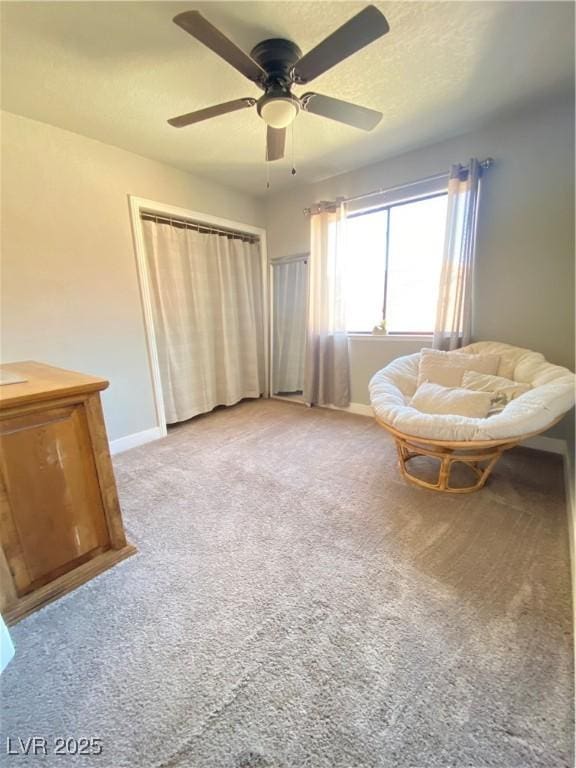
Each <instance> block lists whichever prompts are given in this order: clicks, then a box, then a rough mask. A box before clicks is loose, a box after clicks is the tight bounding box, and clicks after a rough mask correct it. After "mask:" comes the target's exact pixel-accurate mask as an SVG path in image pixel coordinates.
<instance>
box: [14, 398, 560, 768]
mask: <svg viewBox="0 0 576 768" xmlns="http://www.w3.org/2000/svg"><path fill="white" fill-rule="evenodd" d="M114 464H115V469H116V474H117V480H118V487H119V492H120V499H121V503H122V507H123V512H124V517H125V523H126V528H127V532H128V535H129V538H130V540H131V541H132V543H134V544H135V545H136V546H137V547H138V550H139V553H138V555H136V556H134V557H132V558H131V559H129V560H127V561H125V562H124V563H122V564H120V565H118V566H117V567H115V568H113V569H112V570H110V571H108V572H107V573H105V574H102V575H101V576H99V577H97V578H96V579H94V580H93V581H92V582H90V583H89V584H86V585H85V586H83V587H81V588H80V589H78V590H76V591H75V592H74V593H71V594H69V595H67V596H66V597H64V598H62V599H61V600H59V601H58V602H56V603H53V604H52V605H50V606H47V607H46V608H45V609H43V610H41V611H39V612H38V613H36V614H34V615H32V616H31V617H29V618H28V619H26V620H24V621H22V622H20V623H19V624H18V625H16V626H15V627H13V630H12V634H13V638H14V641H15V644H16V657H15V659H14V661H13V662H12V663H11V664H10V665H9V667H8V669H7V670H6V672H5V673H4V674H3V675H2V699H3V701H2V735H3V737H4V739H5V738H6V737H7V736H10V737H12V739H14V740H16V739H17V738H18V737H21V738H23V739H26V738H29V737H30V736H34V735H38V736H43V737H46V738H47V739H48V744H49V749H48V751H49V752H50V751H51V747H50V745H51V744H52V743H53V742H52V740H53V739H54V738H55V737H57V736H61V737H72V738H76V739H78V738H80V737H88V738H89V737H97V738H100V739H101V740H102V746H103V752H102V754H101V755H99V756H96V757H87V756H83V757H73V756H69V757H63V756H56V755H53V754H49V755H48V756H40V757H38V758H37V759H35V758H33V757H26V758H24V757H10V758H8V759H7V761H6V764H7V765H14V766H18V765H21V764H24V763H26V764H28V763H30V764H34V765H35V764H38V765H42V766H63V765H64V766H65V765H83V766H92V765H93V766H99V768H137V767H139V766H151V767H153V768H160V767H162V768H304V766H306V767H307V768H408V766H410V767H411V768H440V767H442V768H448V767H449V766H450V767H451V768H465V767H470V766H473V767H474V768H484V767H485V766H486V767H487V766H490V767H493V768H532V767H534V768H536V767H538V768H557V767H558V768H559V767H561V766H566V768H568V767H569V766H572V764H573V754H572V744H573V719H574V709H573V664H572V634H571V626H572V621H571V598H570V579H569V553H568V533H567V522H566V507H565V501H564V492H563V482H562V465H561V462H560V460H559V458H558V457H555V456H551V455H546V454H540V453H536V452H532V451H527V450H517V451H515V452H512V453H510V454H509V455H508V456H506V458H505V459H504V460H503V461H502V462H501V463H500V464H499V465H498V466H497V468H496V470H495V472H494V475H493V477H492V479H491V481H490V483H489V485H488V486H487V487H486V488H485V489H484V490H483V491H481V492H480V493H477V494H472V495H470V496H463V497H450V496H446V495H442V494H435V493H433V492H431V491H426V490H422V489H418V488H414V487H411V486H409V485H406V484H405V483H404V482H403V481H402V480H401V479H400V477H399V474H398V471H397V467H396V457H395V451H394V446H393V443H392V441H391V439H390V438H389V437H388V436H387V434H386V433H385V432H384V431H383V430H382V429H380V428H379V427H377V426H376V425H375V424H374V423H373V421H372V420H371V419H367V418H364V417H360V416H352V415H348V414H345V413H339V412H335V411H328V410H323V409H306V408H303V407H302V406H299V405H296V404H292V403H282V402H278V401H257V402H245V403H241V404H240V405H238V406H236V407H234V408H229V409H223V410H217V411H215V412H214V413H212V414H210V415H208V416H204V417H200V418H197V419H195V420H193V421H191V422H189V423H187V424H185V425H181V426H179V427H177V428H176V429H174V430H172V431H171V434H170V435H169V436H168V437H167V438H166V439H165V440H162V441H159V442H156V443H153V444H149V445H147V446H143V447H141V448H137V449H134V450H132V451H129V452H127V453H124V454H122V455H119V456H117V457H116V458H115V460H114ZM2 748H3V750H4V752H5V744H4V745H3V747H2ZM3 758H4V759H6V755H5V754H4V755H3Z"/></svg>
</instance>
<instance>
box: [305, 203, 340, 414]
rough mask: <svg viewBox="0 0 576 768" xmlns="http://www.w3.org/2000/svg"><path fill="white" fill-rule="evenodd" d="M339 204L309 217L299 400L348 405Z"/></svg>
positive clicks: (311, 403) (310, 403)
mask: <svg viewBox="0 0 576 768" xmlns="http://www.w3.org/2000/svg"><path fill="white" fill-rule="evenodd" d="M345 248H346V209H345V206H344V203H338V204H337V205H336V207H335V208H334V207H331V208H328V209H326V210H323V211H321V212H320V213H316V214H314V215H312V216H311V224H310V259H309V265H308V267H309V299H308V325H307V331H306V355H305V368H304V400H305V402H306V403H308V405H330V404H331V405H337V406H339V407H341V408H345V407H346V406H347V405H349V404H350V360H349V352H348V335H347V333H346V312H345V297H344V270H345Z"/></svg>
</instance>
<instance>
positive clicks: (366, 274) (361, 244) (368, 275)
mask: <svg viewBox="0 0 576 768" xmlns="http://www.w3.org/2000/svg"><path fill="white" fill-rule="evenodd" d="M387 216H388V212H387V211H376V212H375V213H367V214H364V215H362V216H353V217H352V218H349V219H348V222H347V238H346V239H347V250H346V274H345V281H346V282H345V294H346V328H347V329H348V331H351V332H353V331H357V332H361V331H371V330H372V328H373V327H374V326H375V325H378V323H379V322H380V321H381V320H382V305H383V303H384V275H385V269H386V226H387V224H386V222H387Z"/></svg>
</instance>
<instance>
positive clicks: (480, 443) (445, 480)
mask: <svg viewBox="0 0 576 768" xmlns="http://www.w3.org/2000/svg"><path fill="white" fill-rule="evenodd" d="M559 420H560V419H559V418H558V419H555V420H554V422H553V423H552V424H549V425H548V426H547V427H546V429H549V428H550V427H551V426H553V424H556V423H558V421H559ZM376 421H377V422H378V424H380V426H382V427H384V429H385V430H387V431H388V432H390V433H391V434H392V436H393V437H394V440H395V442H396V450H397V451H398V464H399V466H400V472H401V473H402V476H403V477H404V478H405V479H406V480H408V482H410V483H412V484H413V485H417V486H419V487H420V488H427V489H428V490H430V491H440V492H442V493H473V492H474V491H479V490H480V489H481V488H482V487H483V486H484V485H485V484H486V481H487V480H488V478H489V477H490V475H491V473H492V470H493V469H494V467H495V466H496V463H497V462H498V459H499V458H500V457H501V456H502V454H503V453H504V452H505V451H508V450H510V448H514V446H516V445H518V444H519V443H521V442H522V441H523V440H526V439H527V438H529V437H533V436H534V435H537V434H540V433H541V432H542V431H543V430H538V431H536V432H530V433H529V434H525V435H519V436H517V437H513V438H510V439H508V440H502V439H500V440H476V441H464V440H461V441H457V442H456V441H450V440H432V439H430V438H424V437H414V436H413V435H407V434H405V433H403V432H400V431H399V430H397V429H395V428H394V427H391V426H390V425H389V424H386V422H384V421H382V420H381V419H379V418H378V417H376ZM418 456H430V457H432V458H434V459H437V460H438V462H439V470H438V479H437V481H436V482H435V483H432V482H428V481H427V480H423V479H422V478H421V477H418V476H417V475H415V474H413V473H412V472H410V470H409V469H408V464H409V462H410V461H411V460H412V459H414V458H416V457H418ZM456 463H461V464H465V465H466V466H468V467H470V469H471V470H472V472H473V473H474V476H475V478H476V481H475V482H474V483H472V484H470V485H466V486H463V487H457V488H455V487H453V486H451V485H450V476H451V472H452V468H453V466H454V464H456Z"/></svg>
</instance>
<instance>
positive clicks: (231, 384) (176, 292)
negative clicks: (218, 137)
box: [142, 220, 265, 424]
mask: <svg viewBox="0 0 576 768" xmlns="http://www.w3.org/2000/svg"><path fill="white" fill-rule="evenodd" d="M142 225H143V229H144V239H145V246H146V256H147V261H148V274H149V281H150V290H151V294H152V305H153V317H154V328H155V333H156V343H157V348H158V357H159V362H160V377H161V381H162V392H163V397H164V406H165V410H166V421H167V423H168V424H173V423H175V422H178V421H184V420H186V419H190V418H191V417H192V416H196V415H197V414H199V413H206V412H208V411H211V410H212V409H213V408H214V407H216V406H217V405H232V404H234V403H237V402H238V401H239V400H241V399H242V398H244V397H260V395H261V394H262V393H263V392H264V391H265V357H264V350H265V332H264V307H263V284H262V264H261V259H260V246H259V243H252V242H247V241H243V240H241V239H237V238H231V237H228V236H226V235H222V234H217V233H209V234H207V233H203V232H198V231H195V230H192V229H188V228H185V227H182V226H175V225H173V224H170V223H164V222H160V221H158V222H157V221H149V220H143V222H142Z"/></svg>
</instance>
